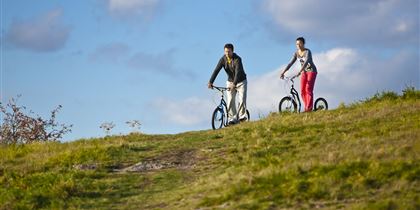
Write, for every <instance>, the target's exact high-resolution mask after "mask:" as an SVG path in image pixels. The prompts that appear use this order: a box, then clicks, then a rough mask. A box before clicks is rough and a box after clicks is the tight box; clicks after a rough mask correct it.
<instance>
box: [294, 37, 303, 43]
mask: <svg viewBox="0 0 420 210" xmlns="http://www.w3.org/2000/svg"><path fill="white" fill-rule="evenodd" d="M296 41H301V42H302V43H303V44H305V38H303V37H298V38H297V39H296Z"/></svg>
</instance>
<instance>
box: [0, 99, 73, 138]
mask: <svg viewBox="0 0 420 210" xmlns="http://www.w3.org/2000/svg"><path fill="white" fill-rule="evenodd" d="M19 97H20V96H18V97H17V98H19ZM61 108H62V106H61V105H59V106H58V107H57V108H55V109H54V110H53V111H51V117H50V119H42V118H41V117H39V116H37V117H32V116H30V114H33V112H32V111H29V114H25V110H26V107H24V106H19V105H17V99H14V98H12V99H10V100H9V102H8V103H7V104H6V105H3V104H2V103H0V112H1V113H2V115H3V119H2V124H1V125H0V144H6V145H10V144H28V143H32V142H38V141H57V140H59V139H60V138H62V136H63V135H64V134H66V133H68V132H71V127H72V125H65V124H58V123H57V122H56V116H57V113H58V111H59V110H60V109H61Z"/></svg>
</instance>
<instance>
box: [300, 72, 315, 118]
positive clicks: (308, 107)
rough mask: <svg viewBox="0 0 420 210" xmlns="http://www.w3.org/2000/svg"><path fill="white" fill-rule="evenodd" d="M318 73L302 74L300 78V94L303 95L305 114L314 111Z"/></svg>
mask: <svg viewBox="0 0 420 210" xmlns="http://www.w3.org/2000/svg"><path fill="white" fill-rule="evenodd" d="M316 74H317V73H316V72H305V71H304V72H302V76H301V77H300V94H301V95H302V99H303V104H304V108H305V112H308V111H312V107H313V106H314V86H315V79H316Z"/></svg>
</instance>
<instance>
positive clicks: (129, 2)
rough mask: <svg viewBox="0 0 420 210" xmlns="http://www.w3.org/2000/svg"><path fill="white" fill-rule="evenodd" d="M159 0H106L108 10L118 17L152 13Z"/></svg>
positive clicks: (142, 15)
mask: <svg viewBox="0 0 420 210" xmlns="http://www.w3.org/2000/svg"><path fill="white" fill-rule="evenodd" d="M159 3H160V0H108V10H109V12H110V13H111V14H112V15H113V16H115V17H119V18H130V17H143V18H146V19H147V18H150V17H152V16H153V15H154V13H155V10H156V8H157V7H158V5H159Z"/></svg>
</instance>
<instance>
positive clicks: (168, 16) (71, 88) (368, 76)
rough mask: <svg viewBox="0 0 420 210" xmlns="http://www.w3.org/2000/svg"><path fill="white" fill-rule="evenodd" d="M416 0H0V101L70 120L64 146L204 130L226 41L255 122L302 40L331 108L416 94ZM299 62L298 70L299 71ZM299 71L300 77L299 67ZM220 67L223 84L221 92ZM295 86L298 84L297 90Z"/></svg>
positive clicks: (279, 91) (277, 91)
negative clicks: (382, 95)
mask: <svg viewBox="0 0 420 210" xmlns="http://www.w3.org/2000/svg"><path fill="white" fill-rule="evenodd" d="M419 7H420V6H419V1H417V0H406V1H397V0H372V1H364V0H355V1H344V0H343V1H341V0H339V1H334V0H320V1H311V0H299V1H287V0H259V1H258V0H241V1H239V0H230V1H222V0H214V1H193V0H179V1H170V0H86V1H63V0H57V1H49V0H48V1H47V0H39V1H37V3H36V4H31V5H29V3H28V2H27V1H23V0H13V1H12V0H1V66H0V67H1V98H0V100H1V101H2V102H7V100H9V99H10V98H11V97H15V96H16V95H18V94H22V97H21V98H20V99H19V103H20V104H23V105H25V106H27V107H28V108H29V109H31V110H33V111H34V112H35V113H37V114H39V115H41V116H43V117H48V115H49V112H50V111H51V110H52V109H54V108H55V107H56V106H57V105H59V104H61V105H62V106H63V109H62V110H61V112H60V113H59V116H58V120H59V122H61V123H66V124H73V125H74V127H73V132H72V133H70V134H67V135H66V136H65V137H64V140H73V139H78V138H89V137H97V136H103V135H104V132H103V131H102V130H101V129H100V128H99V126H100V125H101V124H102V123H104V122H113V123H114V124H115V125H116V127H115V128H114V129H113V130H112V132H111V133H112V134H120V133H122V134H126V133H129V132H130V131H131V129H130V128H129V127H128V126H127V125H126V124H125V122H126V121H129V120H139V121H140V122H141V123H142V126H141V131H142V132H144V133H178V132H183V131H190V130H203V129H209V128H210V127H211V126H210V117H211V116H210V115H211V112H212V110H213V108H214V107H215V106H216V103H217V101H218V95H217V93H215V92H214V91H211V90H209V89H207V87H206V85H207V82H208V79H209V77H210V75H211V73H212V71H213V68H214V67H215V65H216V63H217V61H218V59H219V58H220V57H221V56H222V55H223V45H224V44H225V43H228V42H231V43H233V44H234V45H235V52H236V53H237V54H239V55H240V56H241V57H242V60H243V63H244V67H245V71H246V73H247V75H248V84H249V90H248V107H249V109H250V111H251V118H253V119H258V118H259V117H261V116H265V115H267V114H268V113H269V112H273V111H276V106H277V103H278V101H279V100H280V99H281V97H282V96H283V95H285V94H286V92H287V90H286V86H285V84H284V82H282V81H281V80H279V77H278V76H279V72H280V70H281V69H283V68H284V66H285V65H286V64H287V62H288V61H289V59H290V58H291V56H292V54H293V52H294V51H295V39H296V37H298V36H304V37H305V38H306V39H307V45H306V47H307V48H309V49H311V50H312V53H313V56H314V62H315V64H316V65H317V67H318V69H319V74H318V78H317V81H316V86H315V95H316V96H323V97H325V98H327V100H328V101H329V103H330V105H331V107H332V108H334V107H337V106H338V104H340V103H341V102H344V103H352V102H354V101H357V100H360V99H364V98H366V97H369V96H371V95H372V94H374V93H376V92H377V91H383V90H392V91H397V92H401V90H402V89H404V88H405V87H406V86H415V87H416V88H419V87H420V82H419V81H420V66H419V60H420V54H419V48H420V44H419V24H420V23H419V19H420V17H419ZM295 66H296V65H295ZM294 71H295V72H296V70H294ZM225 80H226V75H225V73H224V72H223V71H222V72H221V73H220V74H219V76H218V78H217V80H216V84H219V85H223V84H224V81H225ZM298 85H299V84H298Z"/></svg>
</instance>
